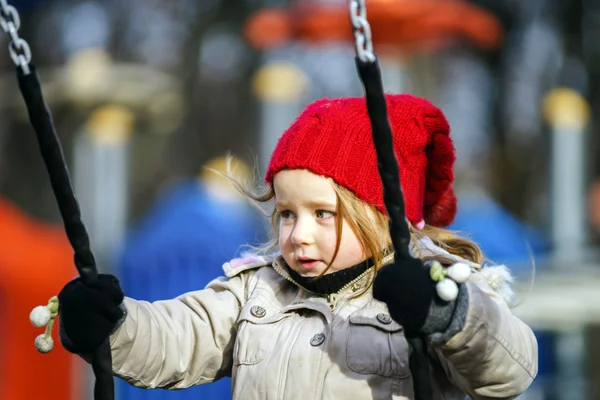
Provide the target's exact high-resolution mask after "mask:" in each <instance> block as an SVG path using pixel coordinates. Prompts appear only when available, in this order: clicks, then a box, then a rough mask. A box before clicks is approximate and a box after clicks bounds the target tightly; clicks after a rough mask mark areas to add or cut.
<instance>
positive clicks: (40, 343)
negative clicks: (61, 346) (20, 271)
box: [35, 334, 54, 354]
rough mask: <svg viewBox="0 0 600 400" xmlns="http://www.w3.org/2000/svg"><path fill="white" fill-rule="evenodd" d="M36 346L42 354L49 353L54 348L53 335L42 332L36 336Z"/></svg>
mask: <svg viewBox="0 0 600 400" xmlns="http://www.w3.org/2000/svg"><path fill="white" fill-rule="evenodd" d="M35 348H36V349H37V351H39V352H40V353H42V354H46V353H49V352H50V351H52V349H53V348H54V339H52V336H49V335H46V334H41V335H39V336H38V337H36V338H35Z"/></svg>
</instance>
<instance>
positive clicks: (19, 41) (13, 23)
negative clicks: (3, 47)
mask: <svg viewBox="0 0 600 400" xmlns="http://www.w3.org/2000/svg"><path fill="white" fill-rule="evenodd" d="M0 27H1V28H2V30H3V31H4V32H6V34H7V35H8V36H9V38H10V42H9V44H8V52H9V53H10V58H11V59H12V61H13V63H14V64H15V66H17V67H20V68H21V71H22V72H23V74H24V75H29V74H30V73H31V70H30V69H29V63H30V62H31V48H30V47H29V44H28V43H27V41H26V40H25V39H23V38H21V37H19V33H18V31H19V28H20V27H21V18H20V17H19V13H18V12H17V9H16V8H14V7H13V6H11V5H9V4H8V3H7V0H0Z"/></svg>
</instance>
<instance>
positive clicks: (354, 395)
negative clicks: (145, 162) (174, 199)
mask: <svg viewBox="0 0 600 400" xmlns="http://www.w3.org/2000/svg"><path fill="white" fill-rule="evenodd" d="M387 102H388V112H389V119H390V124H391V126H392V129H393V135H394V138H393V139H394V150H395V153H396V156H397V159H398V162H399V166H400V174H401V176H400V177H401V183H402V188H403V192H404V197H405V203H406V217H407V220H408V221H409V223H410V229H411V233H412V242H411V251H412V253H413V255H414V256H415V257H418V258H420V259H422V260H424V261H431V260H437V261H439V262H440V263H442V264H443V265H445V266H449V265H452V264H454V263H457V262H461V263H467V264H468V265H469V266H470V267H471V269H472V271H473V272H472V274H471V276H470V278H469V280H468V281H467V282H465V283H462V284H459V285H458V287H459V290H458V296H457V297H456V299H455V300H453V301H449V302H448V301H442V300H441V299H440V298H438V297H437V296H435V291H434V289H432V288H433V287H434V283H433V281H431V279H430V278H429V272H428V269H427V267H422V268H419V269H418V273H416V274H413V275H414V277H413V276H412V275H410V274H409V275H406V274H405V275H398V274H396V273H395V272H398V271H402V269H401V268H400V267H399V266H398V265H393V263H394V254H393V252H392V250H391V240H390V237H389V230H388V220H387V216H386V210H385V206H384V202H383V195H382V183H381V180H380V178H379V175H378V168H377V158H376V154H375V149H374V145H373V141H372V137H371V127H370V122H369V117H368V114H367V110H366V107H365V103H364V99H362V98H341V99H334V100H328V99H324V100H320V101H317V102H315V103H313V104H311V105H309V106H308V107H307V108H306V109H305V110H304V111H303V113H302V114H301V115H300V116H299V117H298V119H297V120H296V121H295V122H294V123H293V124H292V126H291V127H290V128H289V129H288V130H287V131H286V132H285V133H284V134H283V136H282V137H281V139H280V140H279V142H278V143H277V146H276V148H275V150H274V152H273V155H272V158H271V162H270V165H269V167H268V170H267V173H266V177H265V183H266V191H264V192H262V193H257V192H253V191H251V190H248V189H245V188H243V187H242V186H241V185H238V186H240V188H241V189H242V190H243V191H244V192H245V193H246V194H247V195H248V196H250V197H251V198H252V199H253V200H254V201H258V202H269V201H273V202H274V209H273V213H272V215H271V222H272V227H273V238H272V240H271V241H270V242H269V243H267V244H266V245H265V246H264V248H260V249H255V251H254V252H253V253H252V254H251V255H248V256H246V257H245V258H243V259H236V260H233V261H231V262H228V263H226V264H225V265H224V266H223V270H224V274H225V276H224V277H220V278H218V279H216V280H214V281H213V282H211V283H210V284H209V285H208V286H207V287H206V288H205V289H203V290H199V291H195V292H191V293H187V294H183V295H181V296H179V297H177V298H176V299H172V300H166V301H158V302H155V303H148V302H143V301H136V300H134V299H131V298H127V297H124V296H123V293H122V291H121V289H120V286H119V283H118V281H117V279H116V278H115V277H113V276H110V275H101V276H100V280H99V281H98V283H97V284H96V285H95V286H93V287H91V288H89V287H86V286H84V285H83V284H82V283H81V282H80V280H79V279H76V280H74V281H72V282H70V283H68V284H67V285H66V286H65V288H64V289H63V290H62V291H61V293H60V295H59V300H60V313H61V314H60V315H61V339H62V343H63V345H64V346H65V348H67V349H68V350H69V351H71V352H74V353H78V354H86V353H89V352H91V351H92V350H93V349H95V348H96V347H97V346H99V345H100V344H101V343H102V342H103V341H104V340H105V338H106V337H107V336H109V335H110V344H111V348H112V357H113V370H114V373H115V375H117V376H119V377H121V378H122V379H125V380H126V381H127V382H129V383H131V384H132V385H135V386H139V387H143V388H158V387H161V388H167V389H183V388H186V387H189V386H192V385H199V384H205V383H210V382H213V381H215V380H217V379H219V378H221V377H223V376H231V377H232V382H233V388H232V390H233V398H234V399H240V400H242V399H243V400H252V399H292V400H293V399H298V400H300V399H323V400H327V399H357V400H359V399H412V398H413V396H414V394H413V385H412V377H411V373H410V369H409V365H408V360H409V349H410V348H409V346H408V342H407V337H413V336H417V335H419V336H421V337H426V339H427V344H428V350H429V352H428V353H429V360H430V371H431V383H432V390H433V394H434V398H435V399H446V400H449V399H456V400H458V399H464V398H465V396H466V395H468V396H469V397H470V398H471V399H474V400H477V399H512V398H514V397H516V396H518V395H519V394H521V393H522V392H523V391H524V390H525V389H526V388H527V387H528V386H529V384H530V383H531V382H532V380H533V378H534V377H535V375H536V373H537V343H536V339H535V337H534V335H533V333H532V331H531V329H530V328H529V327H528V326H527V325H526V324H524V323H523V322H522V321H520V320H519V319H518V318H516V317H515V316H513V315H512V314H511V311H510V309H509V307H508V305H507V304H508V302H509V301H510V298H507V297H509V296H508V295H509V294H510V289H509V287H508V286H507V285H508V282H509V280H510V277H509V276H508V275H507V274H505V273H503V271H504V270H503V269H501V268H500V267H486V268H481V264H482V263H483V257H482V253H481V251H480V249H479V248H478V247H477V246H476V245H475V244H474V243H472V242H470V241H468V240H466V239H463V238H461V237H459V236H457V235H455V234H453V233H451V232H449V231H447V230H444V229H443V228H444V227H445V226H447V225H449V224H450V223H451V222H452V220H453V218H454V216H455V214H456V198H455V196H454V194H453V191H452V187H451V184H452V181H453V169H452V167H453V163H454V148H453V145H452V141H451V139H450V136H449V127H448V124H447V122H446V119H445V118H444V116H443V115H442V112H441V111H440V110H439V109H438V108H436V107H435V106H433V105H432V104H431V103H429V102H427V101H426V100H423V99H418V98H415V97H412V96H410V95H388V96H387ZM490 229H492V227H490ZM388 264H391V265H388ZM425 265H427V264H425ZM421 270H422V272H423V273H422V274H421ZM394 271H395V272H394ZM397 276H404V277H403V278H401V279H394V277H397ZM502 277H504V278H505V280H506V282H505V283H504V284H502V282H501V281H499V279H500V278H502Z"/></svg>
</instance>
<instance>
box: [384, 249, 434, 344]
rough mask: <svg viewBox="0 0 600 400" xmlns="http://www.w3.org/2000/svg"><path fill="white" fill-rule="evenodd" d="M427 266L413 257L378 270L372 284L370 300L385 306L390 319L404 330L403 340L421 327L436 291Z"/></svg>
mask: <svg viewBox="0 0 600 400" xmlns="http://www.w3.org/2000/svg"><path fill="white" fill-rule="evenodd" d="M435 284H436V282H434V281H433V280H432V279H431V277H430V275H429V266H427V265H425V264H424V263H423V262H422V261H421V260H419V259H416V258H413V259H409V260H402V261H401V262H400V263H398V262H395V263H394V264H391V265H386V266H385V267H382V268H381V269H380V270H379V271H378V272H377V276H376V277H375V280H374V282H373V297H374V298H375V299H377V300H379V301H382V302H384V303H386V304H387V306H388V309H389V311H390V316H391V317H392V318H393V319H394V321H396V322H397V323H399V324H400V325H402V326H403V327H404V334H405V336H406V337H407V338H411V337H416V336H418V335H419V333H420V332H421V329H422V328H423V326H424V325H425V321H426V320H427V315H428V313H429V307H430V306H431V303H432V302H433V300H434V298H435V296H436V292H435Z"/></svg>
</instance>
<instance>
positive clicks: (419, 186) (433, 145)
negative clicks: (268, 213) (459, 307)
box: [265, 94, 456, 227]
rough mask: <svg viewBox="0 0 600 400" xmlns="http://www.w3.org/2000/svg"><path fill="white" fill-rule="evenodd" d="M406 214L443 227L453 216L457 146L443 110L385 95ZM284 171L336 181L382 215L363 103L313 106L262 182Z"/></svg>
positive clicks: (282, 143) (416, 100) (326, 102)
mask: <svg viewBox="0 0 600 400" xmlns="http://www.w3.org/2000/svg"><path fill="white" fill-rule="evenodd" d="M386 99H387V107H388V114H389V120H390V124H391V127H392V131H393V134H394V150H395V152H396V158H397V159H398V163H399V166H400V180H401V183H402V189H403V192H404V200H405V203H406V216H407V218H408V220H409V221H410V222H411V223H412V224H413V225H420V224H422V223H423V221H424V222H426V223H428V224H429V225H433V226H438V227H444V226H447V225H449V224H450V223H451V222H452V221H453V220H454V217H455V215H456V197H455V196H454V191H453V190H452V186H451V185H452V181H453V180H454V173H453V168H452V167H453V164H454V159H455V151H454V146H453V144H452V139H451V138H450V127H449V125H448V122H447V121H446V118H445V117H444V115H443V114H442V111H441V110H440V109H439V108H437V107H435V106H434V105H433V104H431V103H430V102H429V101H427V100H425V99H420V98H417V97H414V96H411V95H407V94H402V95H386ZM282 169H308V170H310V171H312V172H314V173H315V174H317V175H322V176H326V177H330V178H332V179H333V180H334V181H335V182H336V183H338V184H339V185H341V186H343V187H345V188H347V189H349V190H351V191H352V192H354V193H355V194H356V196H357V197H358V198H360V199H362V200H363V201H365V202H367V203H369V204H372V205H373V206H375V207H376V208H377V209H378V210H379V211H381V212H383V213H385V212H386V211H385V204H384V202H383V187H382V183H381V178H380V177H379V170H378V168H377V156H376V153H375V146H374V144H373V138H372V136H371V123H370V120H369V116H368V114H367V108H366V105H365V100H364V98H362V97H357V98H341V99H333V100H332V99H322V100H319V101H316V102H314V103H312V104H310V105H309V106H308V107H307V108H306V109H305V110H304V111H303V112H302V113H301V114H300V116H299V117H298V118H297V119H296V121H295V122H294V123H293V124H292V126H291V127H290V128H289V129H288V130H287V131H285V132H284V134H283V135H282V136H281V138H280V139H279V141H278V143H277V146H276V147H275V150H274V151H273V155H272V156H271V162H270V163H269V167H268V169H267V174H266V177H265V182H266V183H268V184H272V183H273V177H274V176H275V174H276V173H277V172H278V171H281V170H282Z"/></svg>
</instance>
